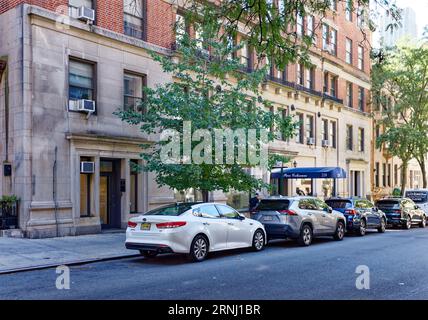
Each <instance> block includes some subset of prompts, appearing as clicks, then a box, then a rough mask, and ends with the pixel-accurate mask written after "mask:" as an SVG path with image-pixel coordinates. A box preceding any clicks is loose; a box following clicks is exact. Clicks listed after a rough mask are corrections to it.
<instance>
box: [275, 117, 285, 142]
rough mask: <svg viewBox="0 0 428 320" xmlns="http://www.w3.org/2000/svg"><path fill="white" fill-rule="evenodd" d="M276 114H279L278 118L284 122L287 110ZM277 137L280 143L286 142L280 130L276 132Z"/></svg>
mask: <svg viewBox="0 0 428 320" xmlns="http://www.w3.org/2000/svg"><path fill="white" fill-rule="evenodd" d="M278 113H279V116H280V117H281V119H282V120H284V119H285V118H286V117H287V110H286V109H279V110H278ZM277 137H278V140H281V141H286V140H287V139H286V136H285V134H284V133H283V132H282V130H278V133H277Z"/></svg>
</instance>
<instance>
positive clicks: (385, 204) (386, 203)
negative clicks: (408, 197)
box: [377, 200, 400, 209]
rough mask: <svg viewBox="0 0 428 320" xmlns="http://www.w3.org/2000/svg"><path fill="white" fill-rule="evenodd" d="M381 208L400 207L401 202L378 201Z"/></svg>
mask: <svg viewBox="0 0 428 320" xmlns="http://www.w3.org/2000/svg"><path fill="white" fill-rule="evenodd" d="M377 206H378V207H379V208H385V209H400V203H399V202H398V201H394V200H382V201H378V202H377Z"/></svg>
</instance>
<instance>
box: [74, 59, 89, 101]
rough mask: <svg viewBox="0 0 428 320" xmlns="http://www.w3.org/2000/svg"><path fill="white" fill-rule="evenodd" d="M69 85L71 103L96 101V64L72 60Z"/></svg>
mask: <svg viewBox="0 0 428 320" xmlns="http://www.w3.org/2000/svg"><path fill="white" fill-rule="evenodd" d="M68 85H69V88H68V95H69V100H70V102H73V103H74V102H75V101H77V100H81V99H85V100H94V101H95V100H96V94H95V63H92V62H85V61H81V60H75V59H70V62H69V73H68Z"/></svg>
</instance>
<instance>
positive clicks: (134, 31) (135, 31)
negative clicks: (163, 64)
mask: <svg viewBox="0 0 428 320" xmlns="http://www.w3.org/2000/svg"><path fill="white" fill-rule="evenodd" d="M143 1H144V0H124V1H123V11H124V12H123V23H124V31H125V34H126V35H128V36H131V37H134V38H138V39H144V9H145V8H144V3H143Z"/></svg>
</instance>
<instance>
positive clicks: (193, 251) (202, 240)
mask: <svg viewBox="0 0 428 320" xmlns="http://www.w3.org/2000/svg"><path fill="white" fill-rule="evenodd" d="M207 255H208V240H207V238H206V237H204V236H203V235H197V236H196V237H195V239H193V241H192V244H191V245H190V252H189V258H190V259H191V260H192V261H194V262H201V261H203V260H205V258H206V257H207Z"/></svg>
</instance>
